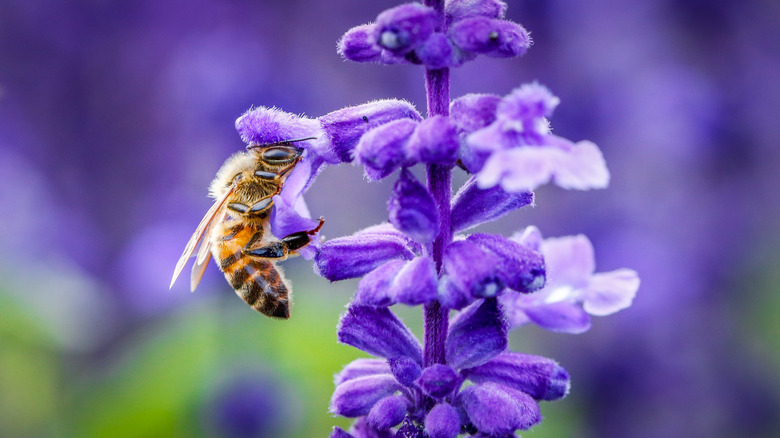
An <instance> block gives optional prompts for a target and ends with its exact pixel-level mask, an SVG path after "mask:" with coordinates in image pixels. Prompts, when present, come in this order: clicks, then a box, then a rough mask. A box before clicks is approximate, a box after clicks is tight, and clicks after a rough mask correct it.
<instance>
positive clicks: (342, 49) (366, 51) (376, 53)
mask: <svg viewBox="0 0 780 438" xmlns="http://www.w3.org/2000/svg"><path fill="white" fill-rule="evenodd" d="M374 33H375V30H374V24H373V23H369V24H363V25H360V26H355V27H353V28H352V29H350V30H348V31H347V33H345V34H344V36H343V37H341V40H340V41H339V43H338V53H339V55H341V56H343V57H344V58H346V59H349V60H350V61H355V62H378V61H380V60H381V58H382V48H381V47H380V46H379V45H378V44H376V39H375V38H374Z"/></svg>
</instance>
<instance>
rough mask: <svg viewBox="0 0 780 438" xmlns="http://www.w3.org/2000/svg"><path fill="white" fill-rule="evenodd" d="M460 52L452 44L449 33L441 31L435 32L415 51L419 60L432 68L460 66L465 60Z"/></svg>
mask: <svg viewBox="0 0 780 438" xmlns="http://www.w3.org/2000/svg"><path fill="white" fill-rule="evenodd" d="M460 53H461V52H460V51H459V50H457V49H455V48H454V47H453V46H452V43H451V42H450V40H449V38H447V35H444V34H443V33H441V32H434V33H433V34H432V35H431V36H430V37H429V38H428V40H427V41H425V43H423V45H422V46H420V47H418V48H417V49H415V51H414V54H415V55H416V56H417V60H419V61H420V62H421V63H422V64H423V65H425V66H426V67H428V68H429V69H431V70H436V69H440V68H448V67H459V66H460V65H462V64H463V62H464V58H463V57H462V56H460Z"/></svg>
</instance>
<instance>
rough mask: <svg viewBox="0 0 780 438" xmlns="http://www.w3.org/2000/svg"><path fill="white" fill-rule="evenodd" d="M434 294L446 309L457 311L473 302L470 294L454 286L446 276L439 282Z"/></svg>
mask: <svg viewBox="0 0 780 438" xmlns="http://www.w3.org/2000/svg"><path fill="white" fill-rule="evenodd" d="M436 294H437V297H438V299H439V302H440V303H441V305H442V306H444V307H446V308H448V309H456V310H459V309H462V308H464V307H466V306H468V305H469V304H471V303H472V302H474V297H473V296H472V295H471V293H470V292H469V291H466V290H463V289H461V288H460V287H458V286H457V285H455V284H454V283H453V282H452V280H451V279H450V278H449V276H447V275H444V276H443V277H442V278H441V280H440V281H439V286H438V290H437V292H436Z"/></svg>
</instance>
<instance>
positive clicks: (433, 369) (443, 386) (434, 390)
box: [419, 364, 463, 400]
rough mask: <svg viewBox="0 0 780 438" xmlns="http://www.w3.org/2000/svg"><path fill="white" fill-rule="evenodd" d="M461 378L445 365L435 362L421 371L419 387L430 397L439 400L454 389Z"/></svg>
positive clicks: (461, 381)
mask: <svg viewBox="0 0 780 438" xmlns="http://www.w3.org/2000/svg"><path fill="white" fill-rule="evenodd" d="M461 383H463V380H462V379H461V378H460V376H458V373H456V372H455V370H453V369H452V368H450V367H448V366H447V365H442V364H435V365H431V366H429V367H428V368H426V369H424V370H423V371H422V375H421V376H420V380H419V385H420V388H422V390H423V391H424V392H425V393H426V394H427V395H428V396H430V397H432V398H435V399H437V400H440V399H442V398H444V397H446V396H448V395H450V394H452V392H453V391H454V390H456V389H457V388H458V387H459V386H460V384H461Z"/></svg>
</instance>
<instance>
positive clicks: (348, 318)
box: [338, 306, 422, 363]
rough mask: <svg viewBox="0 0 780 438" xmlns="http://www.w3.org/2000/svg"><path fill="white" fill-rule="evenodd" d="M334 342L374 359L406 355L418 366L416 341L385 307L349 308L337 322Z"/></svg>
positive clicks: (419, 358) (420, 349) (418, 350)
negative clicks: (367, 354)
mask: <svg viewBox="0 0 780 438" xmlns="http://www.w3.org/2000/svg"><path fill="white" fill-rule="evenodd" d="M338 339H339V342H341V343H343V344H347V345H351V346H353V347H355V348H357V349H359V350H363V351H365V352H366V353H370V354H372V355H374V356H377V357H383V358H385V359H390V358H393V357H399V356H408V357H410V358H412V359H414V360H415V361H416V362H417V363H422V347H421V346H420V341H418V340H417V338H415V337H414V335H413V334H412V332H411V331H409V329H408V328H407V327H406V326H405V325H404V324H403V322H401V320H400V319H398V318H397V317H396V316H395V315H394V314H393V313H392V312H390V310H388V309H387V308H386V307H362V306H350V307H349V308H348V309H347V313H346V314H344V316H343V317H342V318H341V322H340V323H339V328H338Z"/></svg>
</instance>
